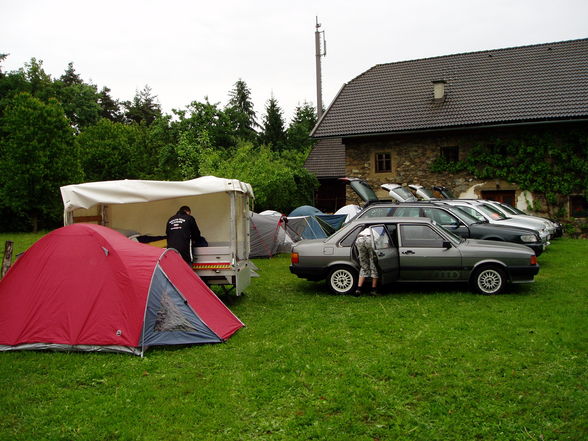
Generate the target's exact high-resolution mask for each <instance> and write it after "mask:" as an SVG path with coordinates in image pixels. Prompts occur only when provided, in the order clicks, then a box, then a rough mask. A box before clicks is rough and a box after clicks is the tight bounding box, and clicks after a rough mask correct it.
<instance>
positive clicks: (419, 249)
mask: <svg viewBox="0 0 588 441" xmlns="http://www.w3.org/2000/svg"><path fill="white" fill-rule="evenodd" d="M365 227H369V228H371V230H372V237H373V238H374V246H375V249H376V255H377V259H378V261H377V265H378V269H379V273H380V280H381V282H382V285H387V284H390V283H393V282H439V281H443V282H451V281H454V282H469V283H470V285H471V287H472V288H473V289H474V290H475V291H477V292H479V293H481V294H496V293H499V292H501V291H503V290H504V288H505V286H506V284H507V283H524V282H532V281H533V278H534V277H535V275H536V274H537V273H538V272H539V265H538V264H537V257H536V256H535V253H534V252H533V251H532V250H531V249H530V248H529V247H526V246H524V245H519V244H514V243H507V242H496V241H491V240H474V239H462V238H461V237H459V236H456V235H454V234H453V233H451V232H450V231H448V230H446V229H445V228H443V227H441V226H440V225H437V224H436V223H435V222H434V221H433V220H431V219H428V218H390V217H385V218H369V219H358V220H354V221H352V222H350V223H349V224H347V225H345V226H344V227H343V228H342V229H340V230H339V231H337V232H336V233H335V234H333V235H332V236H330V237H328V238H326V239H313V240H302V241H300V242H298V243H296V244H294V246H293V247H292V254H291V264H290V272H292V273H293V274H295V275H297V276H298V277H301V278H304V279H308V280H314V281H318V280H326V281H327V285H328V287H329V289H330V290H331V291H332V292H333V293H336V294H349V293H352V292H355V289H356V287H357V281H358V276H359V264H358V260H357V255H356V251H355V247H354V246H353V245H354V243H355V239H356V237H357V235H358V234H359V232H360V231H361V230H362V229H364V228H365Z"/></svg>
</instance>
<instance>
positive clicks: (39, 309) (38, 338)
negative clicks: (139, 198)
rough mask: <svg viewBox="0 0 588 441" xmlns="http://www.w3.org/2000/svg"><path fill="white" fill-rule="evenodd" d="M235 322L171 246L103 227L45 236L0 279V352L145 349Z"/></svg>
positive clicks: (225, 330)
mask: <svg viewBox="0 0 588 441" xmlns="http://www.w3.org/2000/svg"><path fill="white" fill-rule="evenodd" d="M242 326H243V323H241V321H240V320H239V319H238V318H237V317H236V316H235V315H234V314H233V313H232V312H231V311H230V310H229V309H228V308H227V307H226V306H225V305H224V304H223V303H222V302H221V301H220V300H219V299H218V297H217V296H216V295H215V294H214V293H213V292H212V291H211V290H210V289H209V288H208V287H207V286H206V284H205V283H204V282H202V280H201V279H200V278H199V277H198V276H197V275H196V274H195V273H194V272H193V271H192V270H191V269H190V267H189V266H188V265H186V264H185V262H184V261H183V260H182V258H181V257H180V255H179V254H178V253H177V252H176V251H175V250H171V249H168V250H165V249H161V248H157V247H152V246H149V245H144V244H140V243H137V242H134V241H131V240H129V239H127V238H126V237H125V236H123V235H122V234H120V233H118V232H117V231H114V230H112V229H110V228H107V227H103V226H100V225H91V224H74V225H69V226H66V227H62V228H59V229H58V230H55V231H53V232H51V233H49V234H47V235H46V236H44V237H43V238H41V239H40V240H39V241H37V242H36V243H35V244H34V245H33V246H32V247H31V248H30V249H29V250H27V251H26V252H25V253H24V254H23V255H22V256H20V257H19V259H18V260H17V261H16V262H15V264H14V266H13V267H12V268H11V269H10V270H9V271H8V273H7V274H6V276H5V277H4V278H3V279H2V280H1V281H0V351H8V350H19V349H33V350H36V349H53V350H80V351H113V352H127V353H132V354H135V355H141V356H142V355H143V353H144V351H145V349H146V348H148V347H149V346H156V345H178V344H182V345H186V344H203V343H219V342H222V341H225V340H226V339H228V338H229V337H230V336H231V335H232V334H234V333H235V332H236V331H237V330H238V329H239V328H241V327H242Z"/></svg>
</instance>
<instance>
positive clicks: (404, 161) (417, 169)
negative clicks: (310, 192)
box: [343, 128, 543, 211]
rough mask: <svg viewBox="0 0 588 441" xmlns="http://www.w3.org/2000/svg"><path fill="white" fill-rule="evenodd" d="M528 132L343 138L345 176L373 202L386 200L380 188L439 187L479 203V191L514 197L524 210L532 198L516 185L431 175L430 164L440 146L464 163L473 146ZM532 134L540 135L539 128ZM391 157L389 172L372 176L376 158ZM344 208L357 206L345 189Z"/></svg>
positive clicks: (505, 130) (494, 130)
mask: <svg viewBox="0 0 588 441" xmlns="http://www.w3.org/2000/svg"><path fill="white" fill-rule="evenodd" d="M522 130H529V129H528V128H521V129H517V128H503V129H499V128H492V129H478V130H456V131H446V132H429V133H420V134H407V135H390V136H382V137H365V138H346V139H343V142H344V144H345V147H346V164H345V166H346V173H347V176H348V177H357V178H362V179H364V180H365V181H367V182H368V183H369V184H370V186H371V187H372V188H373V189H374V191H376V194H377V195H378V197H380V198H383V199H386V198H389V196H388V194H387V192H386V191H385V190H383V189H381V188H380V185H381V184H385V183H397V184H402V185H407V184H420V185H422V186H424V187H427V188H430V187H431V186H433V185H442V186H445V187H447V188H449V189H450V190H451V191H452V192H453V194H454V195H455V196H456V197H461V198H481V194H482V192H483V191H504V190H510V191H514V192H515V201H516V202H515V203H516V205H517V206H518V208H520V209H522V210H525V211H527V210H528V209H529V206H530V205H531V204H532V203H533V199H534V195H532V194H530V193H529V192H523V191H521V190H520V189H519V188H518V187H517V186H516V185H515V184H512V183H509V182H506V181H503V180H499V179H491V180H485V181H482V180H478V179H476V178H474V177H473V176H471V175H469V174H468V173H465V172H464V173H459V174H452V173H435V172H432V171H431V170H430V169H431V165H432V163H433V161H435V159H437V158H438V157H439V156H440V155H441V149H442V148H443V147H458V149H459V159H464V158H465V157H466V156H467V155H468V154H469V151H470V149H471V148H472V147H474V146H476V145H488V144H489V143H490V142H492V139H495V138H496V137H497V136H500V137H501V138H508V137H516V136H518V135H520V133H521V131H522ZM537 130H543V129H542V128H539V129H537ZM377 153H390V154H391V158H392V170H391V171H390V172H386V173H376V172H375V155H376V154H377ZM347 203H353V204H361V201H360V200H359V198H358V197H357V196H356V195H355V193H354V192H353V191H352V190H350V189H349V188H348V189H347Z"/></svg>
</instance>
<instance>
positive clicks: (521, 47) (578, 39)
mask: <svg viewBox="0 0 588 441" xmlns="http://www.w3.org/2000/svg"><path fill="white" fill-rule="evenodd" d="M580 41H588V38H576V39H573V40H561V41H553V42H550V43H533V44H526V45H523V46H509V47H503V48H496V49H483V50H478V51H471V52H458V53H456V54H446V55H435V56H431V57H423V58H414V59H411V60H400V61H391V62H389V63H379V64H376V65H375V66H372V67H371V68H370V69H368V70H366V71H364V72H363V73H361V74H359V75H357V76H356V77H355V78H353V80H355V79H357V78H359V77H361V76H362V75H364V74H366V73H367V72H369V71H370V70H372V69H375V68H376V67H380V66H389V65H391V64H401V63H414V62H415V61H426V60H435V59H438V58H449V57H459V56H463V55H474V54H485V53H489V52H502V51H508V50H513V49H526V48H531V47H540V46H553V45H561V44H564V43H574V42H580ZM353 80H350V81H349V82H351V81H353Z"/></svg>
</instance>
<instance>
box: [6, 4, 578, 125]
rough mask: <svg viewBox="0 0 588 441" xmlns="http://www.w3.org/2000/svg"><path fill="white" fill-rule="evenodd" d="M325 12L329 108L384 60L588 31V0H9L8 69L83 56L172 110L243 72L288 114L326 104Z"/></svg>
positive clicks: (98, 71) (118, 92)
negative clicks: (319, 95) (319, 98)
mask: <svg viewBox="0 0 588 441" xmlns="http://www.w3.org/2000/svg"><path fill="white" fill-rule="evenodd" d="M317 16H318V17H319V22H320V23H321V24H322V27H321V30H324V31H325V37H326V41H327V55H326V57H324V58H322V73H323V74H322V80H323V103H324V105H325V106H328V104H329V103H330V102H331V101H332V100H333V99H334V98H335V96H336V94H337V92H338V91H339V89H340V88H341V86H342V85H343V84H344V83H346V82H348V81H350V80H351V79H353V78H354V77H356V76H357V75H359V74H361V73H362V72H364V71H366V70H367V69H369V68H371V67H372V66H374V65H376V64H381V63H389V62H395V61H403V60H412V59H418V58H425V57H433V56H440V55H449V54H455V53H462V52H471V51H478V50H487V49H498V48H505V47H513V46H522V45H528V44H535V43H547V42H554V41H563V40H571V39H577V38H586V37H588V0H557V1H555V0H493V1H488V0H485V1H479V0H446V1H444V2H442V1H439V0H404V1H396V0H375V1H369V0H363V1H360V0H354V1H347V0H317V1H306V0H297V1H288V2H286V1H280V0H273V1H268V0H249V1H244V0H216V1H214V0H206V1H204V0H200V1H197V0H191V1H190V0H142V1H138V0H114V1H113V0H100V1H88V0H44V1H42V0H20V1H17V0H0V53H8V54H9V57H8V58H7V59H6V60H5V61H4V63H3V64H2V69H3V70H4V71H11V70H17V69H19V68H21V67H23V66H24V63H26V62H28V61H29V60H30V59H31V58H32V57H35V58H37V60H42V61H43V66H44V68H45V71H46V72H47V73H49V74H50V75H51V76H52V77H54V78H55V77H59V76H61V75H62V74H63V71H64V70H65V69H66V67H67V64H68V63H69V62H73V63H74V67H75V69H76V71H77V72H78V74H80V75H81V77H82V78H83V79H84V81H87V82H91V83H93V84H95V85H97V86H98V88H100V89H101V88H102V87H103V86H107V87H109V88H110V89H111V90H112V92H111V93H112V96H113V98H116V99H119V100H129V99H131V98H132V97H133V96H134V95H135V92H136V91H137V90H140V89H142V88H143V87H144V86H145V85H149V86H150V87H151V89H152V91H153V94H155V95H157V96H158V98H159V102H160V104H161V106H162V108H163V110H164V112H166V113H170V112H171V109H173V108H184V107H185V106H186V105H188V104H189V103H190V102H191V101H194V100H197V101H203V100H204V98H205V97H206V96H207V97H208V98H209V100H210V101H211V102H213V103H220V104H221V105H223V106H224V105H225V104H226V102H227V100H228V92H229V90H230V89H232V87H233V85H234V83H235V82H236V81H237V80H238V79H243V80H244V81H245V82H246V83H247V85H248V86H249V88H250V89H251V92H252V99H253V102H254V104H255V110H256V112H257V113H258V121H261V117H262V115H263V113H264V110H265V104H266V102H267V100H268V99H269V98H270V97H271V96H272V94H273V96H274V97H275V98H276V99H277V100H278V103H279V105H280V107H281V108H282V109H283V111H284V114H285V117H286V118H287V119H288V118H290V117H291V115H292V113H293V111H294V108H295V107H296V106H297V105H298V104H302V103H304V102H305V101H307V102H310V103H312V104H313V105H315V104H316V75H315V48H314V32H315V17H317Z"/></svg>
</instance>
